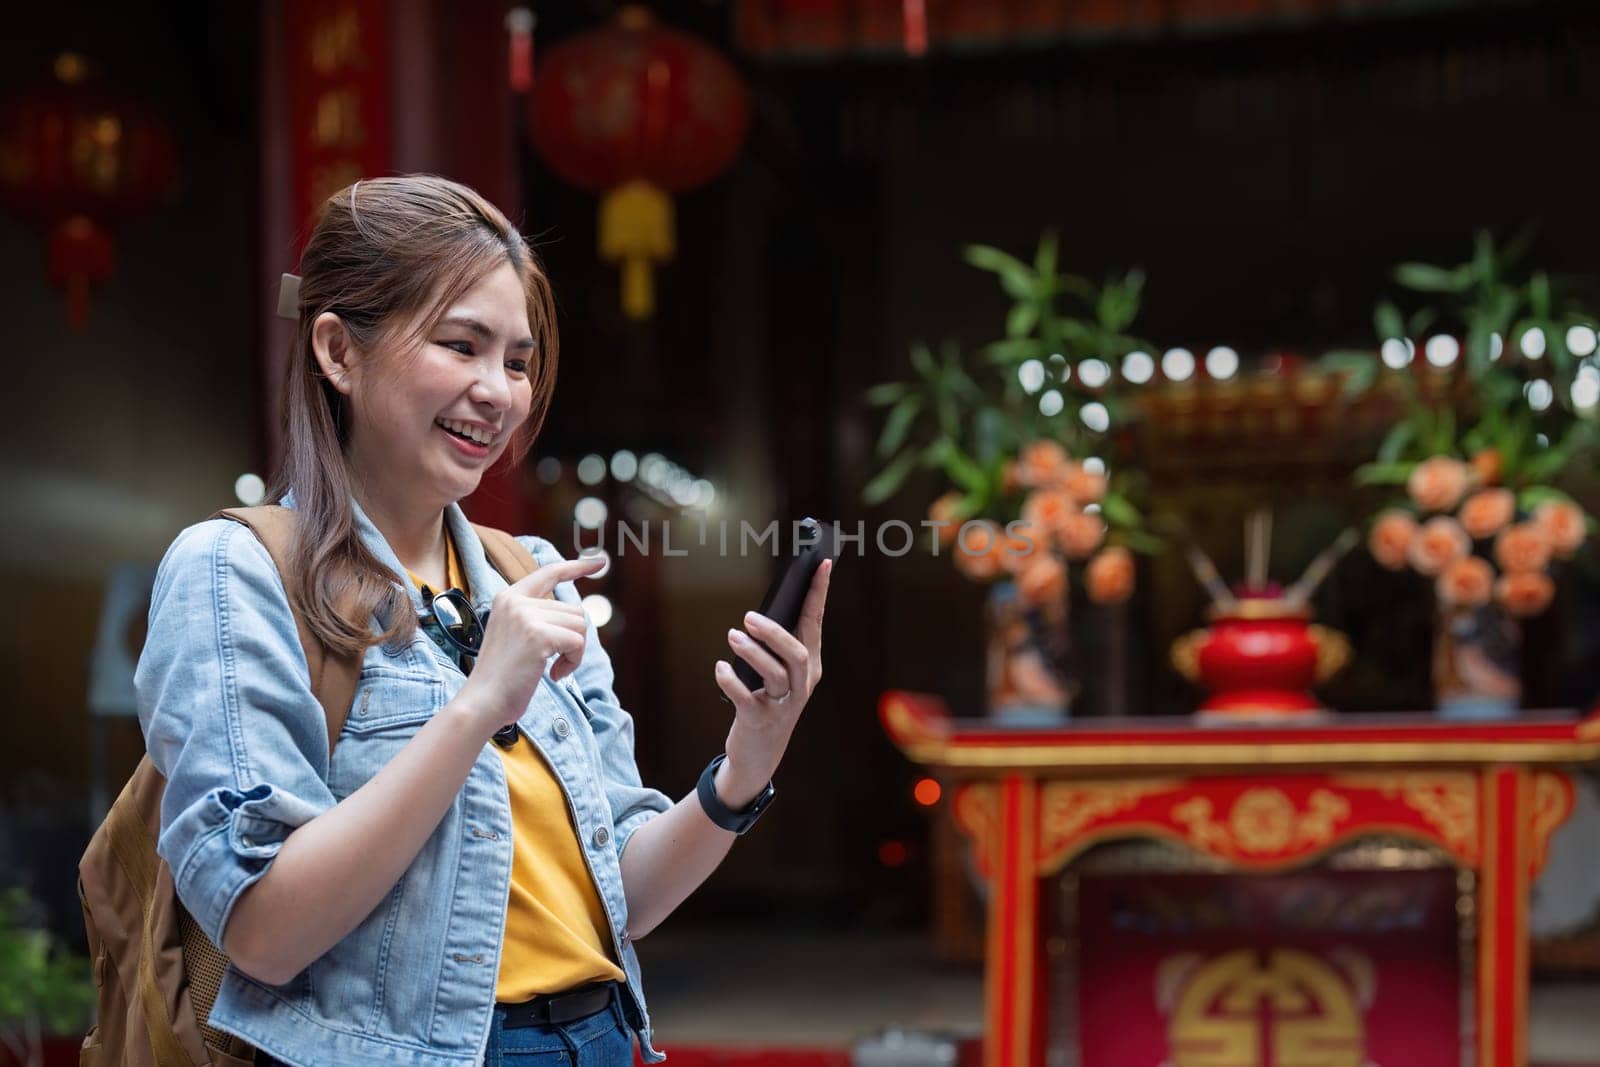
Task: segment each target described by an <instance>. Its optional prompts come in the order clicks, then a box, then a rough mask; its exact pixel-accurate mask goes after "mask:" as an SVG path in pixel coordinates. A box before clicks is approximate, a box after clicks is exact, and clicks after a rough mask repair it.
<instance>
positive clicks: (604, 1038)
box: [256, 996, 633, 1067]
mask: <svg viewBox="0 0 1600 1067" xmlns="http://www.w3.org/2000/svg"><path fill="white" fill-rule="evenodd" d="M505 1018H506V1014H505V1012H504V1011H502V1010H500V1009H499V1008H496V1009H495V1010H494V1023H493V1025H491V1026H490V1028H489V1048H488V1051H487V1052H486V1053H485V1054H484V1057H483V1063H484V1067H633V1030H632V1029H630V1028H629V1026H628V1023H627V1020H626V1019H625V1018H624V1017H623V1015H622V1000H621V998H620V997H615V996H614V997H612V998H611V1005H610V1007H608V1008H605V1009H603V1010H601V1011H597V1012H595V1013H594V1014H593V1015H590V1016H588V1017H587V1018H584V1019H579V1020H578V1021H577V1022H571V1023H549V1024H547V1025H541V1026H519V1027H517V1028H516V1029H514V1030H506V1029H503V1028H502V1026H501V1024H502V1023H504V1022H505ZM256 1067H280V1065H279V1061H278V1060H275V1059H273V1058H272V1057H271V1056H268V1055H267V1054H266V1053H265V1052H258V1053H257V1054H256Z"/></svg>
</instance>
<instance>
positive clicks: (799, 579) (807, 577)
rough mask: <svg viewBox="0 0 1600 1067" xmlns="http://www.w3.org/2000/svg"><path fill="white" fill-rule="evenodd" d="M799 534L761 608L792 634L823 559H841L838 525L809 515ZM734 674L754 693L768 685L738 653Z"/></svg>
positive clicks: (724, 695) (734, 660)
mask: <svg viewBox="0 0 1600 1067" xmlns="http://www.w3.org/2000/svg"><path fill="white" fill-rule="evenodd" d="M795 533H796V536H795V548H796V551H795V554H794V555H793V556H792V557H791V558H790V559H789V562H788V564H787V565H786V566H785V567H784V568H783V571H782V573H780V574H779V575H778V577H777V579H776V580H775V581H774V582H773V583H772V586H771V587H770V588H769V589H768V590H767V595H766V597H765V598H763V599H762V601H761V607H760V609H759V610H760V612H761V614H763V615H765V616H766V617H767V618H769V619H771V620H772V621H773V622H775V623H777V624H778V625H779V626H782V627H783V628H784V629H785V630H788V631H789V632H790V633H794V632H795V630H796V628H797V627H799V625H800V609H801V608H802V607H803V606H805V602H806V594H807V593H809V592H810V591H811V580H812V578H814V577H816V573H817V568H818V567H820V566H822V561H823V560H825V559H837V558H838V556H839V528H838V526H837V525H836V524H834V523H831V522H830V523H820V522H818V521H817V520H816V519H813V518H809V517H808V518H804V519H801V520H800V521H799V522H798V523H796V531H795ZM750 636H751V637H754V636H755V635H754V634H751V635H750ZM756 643H757V644H759V645H760V646H761V647H762V648H765V649H766V650H767V651H768V652H771V651H772V649H771V648H770V647H768V646H767V644H766V642H764V641H761V640H759V639H757V642H756ZM780 658H781V657H780ZM733 673H734V674H735V675H737V676H738V678H739V680H740V681H741V682H743V683H744V685H745V688H746V689H748V690H750V692H752V693H757V692H760V691H761V690H762V689H763V688H765V686H766V681H765V680H764V679H763V678H762V677H761V675H759V674H757V673H756V669H755V668H754V667H752V666H750V664H748V663H746V662H745V661H744V660H743V659H741V658H740V657H739V656H737V655H735V656H734V657H733ZM722 699H724V700H727V699H728V694H726V693H723V694H722ZM729 703H732V701H729Z"/></svg>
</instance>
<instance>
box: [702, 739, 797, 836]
mask: <svg viewBox="0 0 1600 1067" xmlns="http://www.w3.org/2000/svg"><path fill="white" fill-rule="evenodd" d="M727 758H728V754H727V753H726V752H724V753H723V754H722V755H720V756H718V757H717V758H716V759H714V760H712V761H711V762H710V763H708V764H707V765H706V769H705V770H704V771H702V772H701V773H700V781H699V782H698V783H697V784H696V785H695V787H694V791H695V793H697V794H698V795H699V797H700V806H701V807H702V808H704V809H705V813H706V816H707V817H708V818H709V819H710V820H711V821H712V822H714V823H716V824H717V825H718V826H720V827H722V828H723V829H724V830H732V831H733V832H734V833H736V834H743V833H744V832H745V831H746V830H748V829H750V827H752V826H754V825H755V824H756V820H757V819H759V818H761V813H762V812H764V811H766V810H767V805H768V804H771V803H772V798H773V797H774V796H775V795H776V794H777V792H778V791H777V790H776V789H774V788H773V787H772V783H771V782H768V783H767V787H766V788H765V789H763V790H762V791H761V793H760V795H759V796H757V797H756V798H755V799H754V800H752V801H751V802H750V806H749V807H747V808H745V809H744V810H743V811H734V810H733V809H732V808H730V807H728V805H726V804H724V803H723V802H722V798H721V797H719V796H717V768H718V767H720V766H722V764H723V761H724V760H726V759H727Z"/></svg>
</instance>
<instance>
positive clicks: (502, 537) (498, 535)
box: [472, 523, 539, 585]
mask: <svg viewBox="0 0 1600 1067" xmlns="http://www.w3.org/2000/svg"><path fill="white" fill-rule="evenodd" d="M472 531H473V532H474V533H476V534H477V535H478V540H479V541H481V542H483V554H484V557H485V558H486V559H488V561H489V566H491V567H493V568H494V569H495V570H497V571H499V572H500V577H502V578H504V579H505V580H506V584H508V585H512V584H515V583H516V582H519V581H521V580H522V579H523V578H526V577H527V576H528V575H530V574H532V573H533V572H534V571H536V570H538V569H539V561H538V560H536V559H534V558H533V553H532V552H529V551H528V550H527V549H526V548H523V547H522V542H521V541H518V540H517V539H516V538H515V537H512V536H511V535H510V534H508V533H506V532H505V531H504V530H497V529H495V528H494V527H493V526H479V525H478V524H477V523H473V524H472Z"/></svg>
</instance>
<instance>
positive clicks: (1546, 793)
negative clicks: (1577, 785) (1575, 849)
mask: <svg viewBox="0 0 1600 1067" xmlns="http://www.w3.org/2000/svg"><path fill="white" fill-rule="evenodd" d="M1572 803H1573V788H1572V780H1571V779H1569V778H1568V777H1567V776H1566V775H1565V774H1562V773H1561V772H1560V771H1539V772H1538V773H1537V774H1535V775H1534V776H1533V812H1532V814H1531V816H1530V822H1531V826H1530V827H1529V829H1530V830H1531V831H1532V833H1531V837H1532V839H1533V840H1532V842H1531V843H1532V846H1533V847H1532V848H1531V849H1530V850H1529V858H1530V861H1531V862H1530V871H1531V873H1533V874H1538V873H1539V872H1540V871H1541V870H1543V869H1544V864H1545V860H1546V859H1547V858H1549V848H1550V835H1551V834H1553V833H1555V831H1556V827H1558V826H1560V825H1561V824H1562V823H1564V822H1566V821H1567V817H1568V816H1569V815H1571V814H1572Z"/></svg>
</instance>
